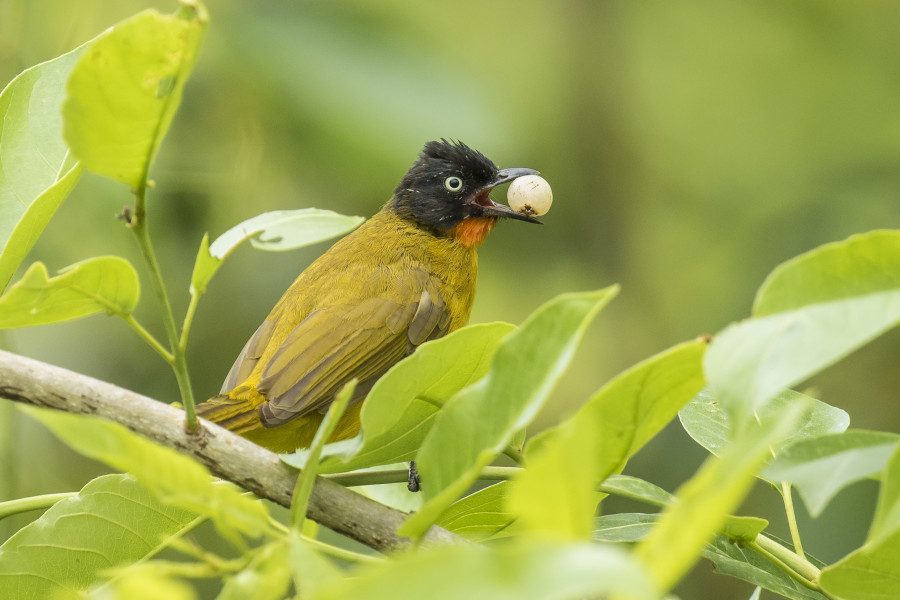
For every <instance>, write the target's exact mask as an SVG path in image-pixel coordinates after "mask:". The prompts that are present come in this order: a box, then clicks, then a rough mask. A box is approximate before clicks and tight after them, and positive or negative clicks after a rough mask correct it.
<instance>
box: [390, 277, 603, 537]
mask: <svg viewBox="0 0 900 600" xmlns="http://www.w3.org/2000/svg"><path fill="white" fill-rule="evenodd" d="M617 291H618V287H616V286H613V287H610V288H606V289H604V290H600V291H597V292H587V293H572V294H563V295H561V296H558V297H556V298H554V299H553V300H551V301H549V302H547V303H546V304H544V305H543V306H542V307H540V308H539V309H538V310H537V311H535V312H534V313H533V314H532V315H531V316H530V317H529V318H528V319H527V320H526V322H525V323H524V324H523V325H522V327H521V328H520V329H518V330H517V331H514V332H513V333H511V334H509V335H508V336H506V337H505V338H503V343H502V344H501V345H500V347H499V348H498V349H497V352H496V354H495V355H494V360H493V362H492V363H491V367H490V370H489V371H488V373H487V375H485V376H484V377H483V378H482V379H480V380H479V381H477V382H476V383H474V384H472V385H470V386H468V387H466V388H464V389H463V390H461V391H460V392H459V393H457V394H456V395H454V396H453V398H451V399H450V400H449V401H448V402H447V404H446V405H445V406H444V408H443V409H442V410H441V411H440V413H439V415H438V417H437V420H436V421H435V424H434V426H433V427H432V429H431V431H430V432H429V434H428V437H426V438H425V442H424V443H423V444H422V448H421V449H420V450H419V452H418V454H417V455H416V461H417V465H418V467H419V472H420V473H421V476H422V489H423V491H424V493H425V496H426V499H427V500H426V503H425V506H423V507H422V510H421V511H419V512H417V513H416V514H414V515H412V516H411V517H410V518H409V519H408V520H407V521H406V522H405V523H404V524H403V526H402V527H401V529H400V531H401V533H402V534H403V535H421V533H423V532H424V531H425V530H426V529H427V528H428V527H429V526H430V525H431V523H433V522H434V521H435V520H436V519H437V517H438V516H439V515H440V514H441V513H442V512H443V511H444V510H445V509H446V508H447V507H448V506H450V504H452V503H453V501H454V500H456V499H457V498H458V497H459V496H461V495H462V494H463V493H465V491H466V489H468V487H469V486H470V485H471V484H472V483H473V482H474V481H475V479H476V478H477V477H478V473H479V471H481V469H482V467H484V466H486V465H487V464H488V463H490V462H491V460H493V458H494V457H495V456H496V455H497V454H498V453H499V452H501V451H502V450H503V449H504V448H505V447H506V445H507V444H508V443H509V441H510V440H511V439H512V437H513V435H514V434H515V433H516V432H517V431H518V430H520V429H522V428H523V427H526V426H527V425H528V423H530V422H531V420H532V419H533V418H534V416H535V415H536V414H537V412H538V410H539V409H540V408H541V406H542V405H543V403H544V401H545V400H546V398H547V396H548V395H549V394H550V391H551V390H552V388H553V386H554V384H555V383H556V381H557V380H558V379H559V378H560V377H561V376H562V373H563V371H564V370H565V368H566V367H567V366H568V364H569V362H570V361H571V359H572V355H573V354H574V352H575V348H576V346H577V345H578V342H579V341H580V339H581V337H582V336H583V334H584V331H585V329H586V328H587V326H588V324H590V322H591V321H592V320H593V318H594V316H596V314H597V313H598V312H599V311H600V309H602V308H603V307H604V306H605V305H606V304H607V303H608V302H609V301H610V300H611V299H612V298H613V296H615V294H616V293H617Z"/></svg>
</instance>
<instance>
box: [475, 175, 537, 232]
mask: <svg viewBox="0 0 900 600" xmlns="http://www.w3.org/2000/svg"><path fill="white" fill-rule="evenodd" d="M523 175H540V171H535V170H534V169H523V168H513V169H502V170H500V171H497V177H496V178H495V179H494V180H493V181H492V182H490V183H489V184H487V185H486V186H484V188H482V189H481V190H480V191H479V192H477V193H476V194H475V196H474V201H475V204H477V205H478V207H479V208H480V209H481V213H482V214H483V215H484V216H486V217H503V218H507V219H518V220H519V221H527V222H528V223H537V224H538V225H542V223H541V222H540V221H538V220H537V219H535V218H534V217H530V216H528V215H523V214H520V213H517V212H516V211H514V210H513V209H511V208H510V207H508V206H506V205H505V204H497V203H496V202H494V201H493V200H491V196H490V192H491V190H492V189H494V188H495V187H497V186H498V185H501V184H504V183H509V182H510V181H512V180H513V179H515V178H517V177H522V176H523Z"/></svg>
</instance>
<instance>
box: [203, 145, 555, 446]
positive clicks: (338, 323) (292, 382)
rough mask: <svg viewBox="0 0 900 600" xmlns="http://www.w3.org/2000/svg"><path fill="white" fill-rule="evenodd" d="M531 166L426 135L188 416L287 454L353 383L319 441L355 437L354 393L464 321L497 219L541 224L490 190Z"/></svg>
mask: <svg viewBox="0 0 900 600" xmlns="http://www.w3.org/2000/svg"><path fill="white" fill-rule="evenodd" d="M535 174H538V171H535V170H534V169H526V168H512V169H499V168H498V167H497V165H495V164H494V163H493V162H492V161H491V160H490V159H488V158H487V157H486V156H485V155H484V154H482V153H481V152H478V151H477V150H474V149H472V148H470V147H469V146H467V145H466V144H464V143H462V142H460V141H448V140H446V139H443V138H442V139H440V140H435V141H430V142H428V143H426V144H425V145H424V147H423V148H422V150H421V152H420V153H419V156H418V158H417V159H416V161H415V162H414V163H413V165H412V166H411V167H410V168H409V170H408V171H407V172H406V174H405V175H404V176H403V178H402V179H401V180H400V183H399V185H397V187H396V189H395V190H394V192H393V195H392V196H391V197H390V199H389V200H388V201H387V202H386V203H385V204H384V206H383V207H382V208H381V210H380V211H379V212H377V213H376V214H375V215H373V216H372V217H371V218H370V219H368V220H367V221H365V222H364V223H363V224H362V225H361V226H360V227H359V228H357V229H356V230H354V231H353V232H351V233H350V234H348V235H347V236H345V237H344V238H342V239H341V240H339V241H338V242H336V243H335V244H334V245H333V246H331V247H330V248H329V249H328V250H327V251H326V252H325V253H323V254H322V255H321V256H320V257H319V258H318V259H316V260H315V261H314V262H312V263H311V264H310V265H309V266H308V267H307V268H306V269H305V270H304V271H303V272H302V273H301V274H300V275H299V276H298V277H297V278H296V280H295V281H294V282H293V284H291V286H290V287H289V288H288V289H287V291H285V293H284V295H283V296H282V297H281V299H280V300H279V301H278V303H277V304H275V306H274V308H272V310H271V312H270V313H269V315H268V316H267V317H266V319H265V320H264V321H263V322H262V324H261V325H260V326H259V328H258V329H257V330H256V332H255V333H254V334H253V335H252V336H251V337H250V339H249V340H248V341H247V343H246V344H245V345H244V348H243V350H241V352H240V354H239V355H238V357H237V359H236V360H235V361H234V365H233V366H232V367H231V370H230V371H229V372H228V375H227V376H226V378H225V381H224V383H223V385H222V389H221V391H220V393H219V394H218V395H216V396H213V397H212V398H210V399H209V400H207V401H206V402H203V403H201V404H198V405H197V414H198V415H199V416H200V417H202V418H204V419H206V420H208V421H211V422H214V423H217V424H219V425H221V426H223V427H225V428H227V429H229V430H231V431H233V432H235V433H238V434H240V435H242V436H243V437H245V438H247V439H250V440H251V441H254V442H256V443H257V444H259V445H261V446H264V447H266V448H268V449H270V450H273V451H275V452H280V453H288V452H293V451H295V450H297V449H300V448H305V447H308V446H309V445H310V443H311V442H312V439H313V437H314V436H315V432H316V430H317V428H318V426H319V424H320V423H321V421H322V419H323V417H324V414H325V413H326V412H327V410H328V407H329V405H330V404H331V402H333V400H334V397H335V394H336V393H337V392H339V391H340V390H341V389H342V388H343V386H344V385H345V384H346V383H348V382H349V381H351V380H353V379H356V380H357V381H358V385H357V387H356V390H355V392H354V395H353V397H352V398H351V401H350V402H351V403H350V407H349V408H348V409H347V410H346V412H345V414H344V415H343V416H342V417H341V419H340V421H339V422H338V425H337V427H336V429H335V431H334V433H333V434H332V436H331V438H330V439H329V441H332V442H333V441H338V440H342V439H347V438H350V437H353V436H355V435H357V433H358V432H359V429H360V408H361V406H362V401H363V400H364V398H365V396H366V394H367V393H368V392H369V390H370V389H371V388H372V386H373V385H374V384H375V382H376V381H377V380H378V378H379V377H381V376H382V375H383V374H384V373H385V372H386V371H387V370H388V369H390V368H391V367H392V366H393V365H394V364H395V363H397V362H399V361H400V360H401V359H403V358H404V357H406V356H408V355H410V354H411V353H412V352H414V351H415V349H416V348H417V347H419V346H421V345H422V344H424V343H425V342H428V341H429V340H434V339H437V338H440V337H442V336H444V335H446V334H448V333H450V332H452V331H454V330H456V329H459V328H460V327H463V326H464V325H466V323H467V322H468V320H469V315H470V313H471V310H472V304H473V302H474V298H475V287H476V278H477V274H478V257H477V247H478V246H479V245H480V244H481V243H482V242H483V241H484V240H485V238H486V237H487V235H488V233H489V232H490V231H491V229H492V228H493V227H494V226H495V225H496V223H497V221H498V220H499V219H515V220H519V221H525V222H529V223H538V224H539V223H541V221H539V220H538V219H536V218H534V217H533V216H529V215H526V214H520V213H517V212H515V211H514V210H512V209H511V208H509V207H508V206H505V205H503V204H498V203H496V202H494V201H493V200H492V199H491V197H490V192H491V190H492V189H493V188H494V187H496V186H498V185H501V184H504V183H509V182H510V181H513V180H514V179H516V178H517V177H521V176H524V175H535Z"/></svg>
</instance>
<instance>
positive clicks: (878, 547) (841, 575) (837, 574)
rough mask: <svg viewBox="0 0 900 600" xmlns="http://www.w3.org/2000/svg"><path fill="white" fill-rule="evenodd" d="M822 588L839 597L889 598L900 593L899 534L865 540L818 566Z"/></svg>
mask: <svg viewBox="0 0 900 600" xmlns="http://www.w3.org/2000/svg"><path fill="white" fill-rule="evenodd" d="M819 583H820V584H821V586H822V589H823V590H825V591H826V592H827V593H829V594H831V595H832V596H833V597H835V598H841V599H842V600H889V599H892V598H897V597H898V596H900V533H894V534H893V535H891V536H889V537H887V538H886V539H885V540H884V541H883V542H881V543H878V544H872V543H867V544H865V545H864V546H863V547H862V548H859V549H858V550H855V551H854V552H851V553H850V554H849V555H847V556H845V557H844V558H842V559H841V560H839V561H838V562H836V563H834V564H833V565H831V566H828V567H826V568H824V569H822V575H821V576H820V577H819Z"/></svg>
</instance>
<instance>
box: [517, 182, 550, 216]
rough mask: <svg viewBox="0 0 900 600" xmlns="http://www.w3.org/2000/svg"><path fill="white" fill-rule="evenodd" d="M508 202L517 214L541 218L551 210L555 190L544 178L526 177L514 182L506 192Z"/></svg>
mask: <svg viewBox="0 0 900 600" xmlns="http://www.w3.org/2000/svg"><path fill="white" fill-rule="evenodd" d="M506 200H507V202H509V207H510V208H511V209H513V210H514V211H516V212H517V213H520V214H523V215H528V216H529V217H539V216H541V215H543V214H546V213H547V211H548V210H550V205H551V204H552V203H553V190H551V189H550V184H549V183H547V180H546V179H544V178H543V177H538V176H537V175H525V176H523V177H519V178H517V179H515V180H513V182H512V183H511V184H510V186H509V190H508V191H507V192H506Z"/></svg>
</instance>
